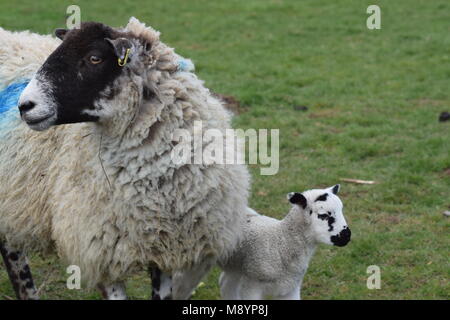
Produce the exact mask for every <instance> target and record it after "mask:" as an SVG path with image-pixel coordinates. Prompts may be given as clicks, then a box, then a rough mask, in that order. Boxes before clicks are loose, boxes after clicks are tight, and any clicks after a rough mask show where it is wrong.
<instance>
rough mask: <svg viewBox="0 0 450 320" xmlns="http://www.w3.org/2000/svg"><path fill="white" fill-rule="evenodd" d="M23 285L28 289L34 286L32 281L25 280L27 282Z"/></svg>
mask: <svg viewBox="0 0 450 320" xmlns="http://www.w3.org/2000/svg"><path fill="white" fill-rule="evenodd" d="M25 287H27V288H28V289H31V288H34V283H33V281H27V283H26V284H25Z"/></svg>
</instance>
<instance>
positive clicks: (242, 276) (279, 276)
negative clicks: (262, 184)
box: [219, 185, 351, 300]
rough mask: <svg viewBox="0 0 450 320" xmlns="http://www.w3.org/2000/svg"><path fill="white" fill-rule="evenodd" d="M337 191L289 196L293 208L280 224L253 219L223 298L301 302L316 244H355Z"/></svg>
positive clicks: (226, 276) (227, 267)
mask: <svg viewBox="0 0 450 320" xmlns="http://www.w3.org/2000/svg"><path fill="white" fill-rule="evenodd" d="M338 191H339V185H335V186H334V187H331V188H328V189H314V190H308V191H305V192H303V193H289V194H288V200H289V201H290V202H291V203H292V204H293V206H292V208H291V210H290V211H289V213H288V215H287V216H286V217H285V218H284V219H283V220H281V221H279V220H276V219H273V218H270V217H267V216H263V215H259V214H257V213H253V214H248V216H247V222H246V224H245V227H244V234H245V236H244V239H243V241H242V242H241V244H240V245H239V246H238V248H237V250H236V252H234V254H233V255H232V256H231V257H230V259H229V260H228V261H227V262H226V263H225V264H224V265H222V268H223V270H224V272H223V273H222V274H221V275H220V280H219V283H220V291H221V294H222V297H223V298H224V299H255V300H256V299H264V298H267V297H272V298H274V299H300V289H301V285H302V281H303V276H304V275H305V273H306V270H307V268H308V264H309V260H310V259H311V257H312V255H313V253H314V250H315V248H316V246H317V244H318V243H320V242H322V243H326V244H333V245H336V246H340V247H341V246H345V245H346V244H347V243H348V242H349V241H350V236H351V233H350V229H349V228H348V227H347V223H346V221H345V218H344V215H343V214H342V202H341V200H340V199H339V197H337V196H336V194H337V193H338Z"/></svg>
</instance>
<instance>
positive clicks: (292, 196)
mask: <svg viewBox="0 0 450 320" xmlns="http://www.w3.org/2000/svg"><path fill="white" fill-rule="evenodd" d="M287 198H288V200H289V202H290V203H292V204H296V205H299V206H301V207H302V208H303V209H305V208H306V205H307V203H308V201H307V200H306V198H305V196H304V195H302V194H301V193H299V192H291V193H288V195H287Z"/></svg>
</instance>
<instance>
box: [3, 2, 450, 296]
mask: <svg viewBox="0 0 450 320" xmlns="http://www.w3.org/2000/svg"><path fill="white" fill-rule="evenodd" d="M72 3H76V4H78V5H80V7H81V11H82V19H83V20H84V21H86V20H96V21H102V22H105V23H107V24H110V25H114V26H120V25H125V24H126V22H127V20H128V18H129V16H130V15H135V16H136V17H138V18H139V19H141V20H143V21H145V22H147V23H148V24H150V25H152V26H153V27H155V28H156V29H158V30H160V31H162V39H163V41H165V42H166V43H168V44H169V45H171V46H173V47H175V48H176V49H177V52H178V53H180V54H182V55H184V56H186V57H190V58H192V59H193V60H194V62H195V63H196V67H197V73H198V75H199V76H200V77H201V78H202V79H204V80H206V85H207V86H208V87H209V88H211V89H213V90H214V91H216V92H220V93H224V94H229V95H233V96H235V97H236V98H237V99H238V100H239V101H240V102H241V103H242V104H243V106H244V108H243V109H244V112H242V113H241V114H240V115H239V116H237V117H236V119H235V127H239V128H244V129H246V128H269V129H270V128H278V129H280V170H279V173H278V174H277V175H274V176H261V175H259V168H258V167H257V166H252V168H251V170H252V174H253V186H252V197H251V200H250V203H251V206H252V207H253V208H255V209H256V210H258V211H260V212H262V213H264V214H267V215H270V216H274V217H278V218H281V217H282V216H283V215H284V214H285V213H286V212H287V210H288V208H289V205H288V204H287V203H286V201H285V194H286V193H287V192H289V191H301V190H305V189H308V188H312V187H325V186H330V185H332V184H335V183H337V182H339V179H340V178H344V177H345V178H358V179H366V180H375V181H377V182H378V183H377V184H375V185H355V184H347V183H343V184H342V194H341V198H342V199H343V202H344V206H345V214H346V217H347V220H348V222H349V224H350V227H351V229H352V232H353V238H352V242H351V243H350V244H349V245H348V246H347V247H344V248H335V247H329V246H325V245H323V246H320V248H319V249H318V250H317V253H316V255H315V256H314V258H313V261H312V263H311V265H310V268H309V271H308V273H307V275H306V277H305V281H304V285H303V292H302V296H303V298H304V299H449V298H450V286H449V278H450V277H449V275H450V268H449V267H450V266H449V254H448V252H449V248H450V241H449V220H448V219H449V218H446V217H444V216H443V215H442V212H443V211H445V210H449V206H450V200H449V195H450V170H449V168H450V143H449V141H450V127H449V126H450V123H439V122H438V121H437V118H438V115H439V113H440V112H441V111H445V110H449V109H450V106H449V105H450V92H449V84H450V51H449V50H450V49H449V48H450V36H449V34H450V33H449V31H450V15H449V12H450V2H449V1H448V0H434V1H429V0H416V1H414V2H413V1H410V0H396V1H387V0H383V1H366V0H354V1H350V0H345V1H332V0H302V1H298V0H291V1H282V0H271V1H263V0H245V1H241V0H227V1H209V0H201V1H200V0H195V1H182V0H164V1H162V0H161V1H157V0H153V1H148V0H146V1H131V0H122V1H120V2H117V3H114V5H113V4H111V2H110V1H107V0H96V1H74V0H71V1H58V2H56V3H55V2H54V1H51V0H41V1H32V0H26V1H20V2H18V1H12V0H9V1H2V2H0V26H2V27H4V28H6V29H13V30H22V29H30V30H33V31H37V32H41V33H50V32H52V30H53V29H55V28H57V27H64V17H65V9H66V7H67V6H68V5H69V4H72ZM374 3H376V4H378V5H380V7H381V10H382V29H381V30H368V29H367V28H366V18H367V17H368V15H367V14H366V8H367V6H368V5H369V4H374ZM295 105H306V106H308V107H309V110H308V111H307V112H301V111H295V110H294V108H293V107H294V106H295ZM446 170H447V171H446ZM31 260H32V269H33V272H34V275H35V278H36V280H37V284H38V285H41V284H42V283H43V284H44V285H43V286H42V291H41V295H42V298H44V299H98V298H100V296H99V295H98V293H96V292H92V291H87V290H72V291H71V290H67V289H66V288H65V279H66V275H65V273H64V270H65V267H66V266H63V265H60V264H59V262H58V260H57V259H56V258H44V259H43V258H40V257H33V258H32V259H31ZM369 265H378V266H379V267H380V268H381V280H382V288H381V289H380V290H368V289H367V287H366V280H367V277H368V274H366V269H367V267H368V266H369ZM0 271H2V270H0ZM218 274H219V271H218V270H217V269H215V270H214V271H213V272H212V273H211V274H210V275H209V276H208V277H207V278H206V279H205V281H204V282H205V285H204V286H203V287H201V288H199V289H198V290H197V292H196V294H195V296H194V298H195V299H216V298H218V297H219V290H218V286H217V277H218ZM128 287H129V289H128V291H129V295H130V296H131V297H132V298H139V299H141V298H148V295H149V291H150V283H149V280H148V279H147V277H146V275H145V274H142V275H137V276H135V277H134V278H133V279H131V280H130V282H129V284H128ZM6 296H13V292H12V290H11V288H10V285H9V283H8V280H7V278H6V274H5V272H0V298H5V297H6Z"/></svg>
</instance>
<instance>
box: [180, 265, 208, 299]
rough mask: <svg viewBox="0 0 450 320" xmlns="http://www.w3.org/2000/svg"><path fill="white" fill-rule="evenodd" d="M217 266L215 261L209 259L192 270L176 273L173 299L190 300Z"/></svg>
mask: <svg viewBox="0 0 450 320" xmlns="http://www.w3.org/2000/svg"><path fill="white" fill-rule="evenodd" d="M215 264H216V260H215V259H207V260H205V261H204V262H202V263H200V264H197V265H195V266H193V267H192V268H191V269H188V270H183V271H178V272H175V274H174V277H173V278H174V279H173V298H174V299H175V300H187V299H190V297H191V295H192V292H193V291H194V289H195V288H196V287H197V285H198V284H199V283H200V281H201V280H202V278H203V277H204V276H205V275H207V274H208V272H209V271H210V270H211V268H212V267H213V266H214V265H215Z"/></svg>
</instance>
